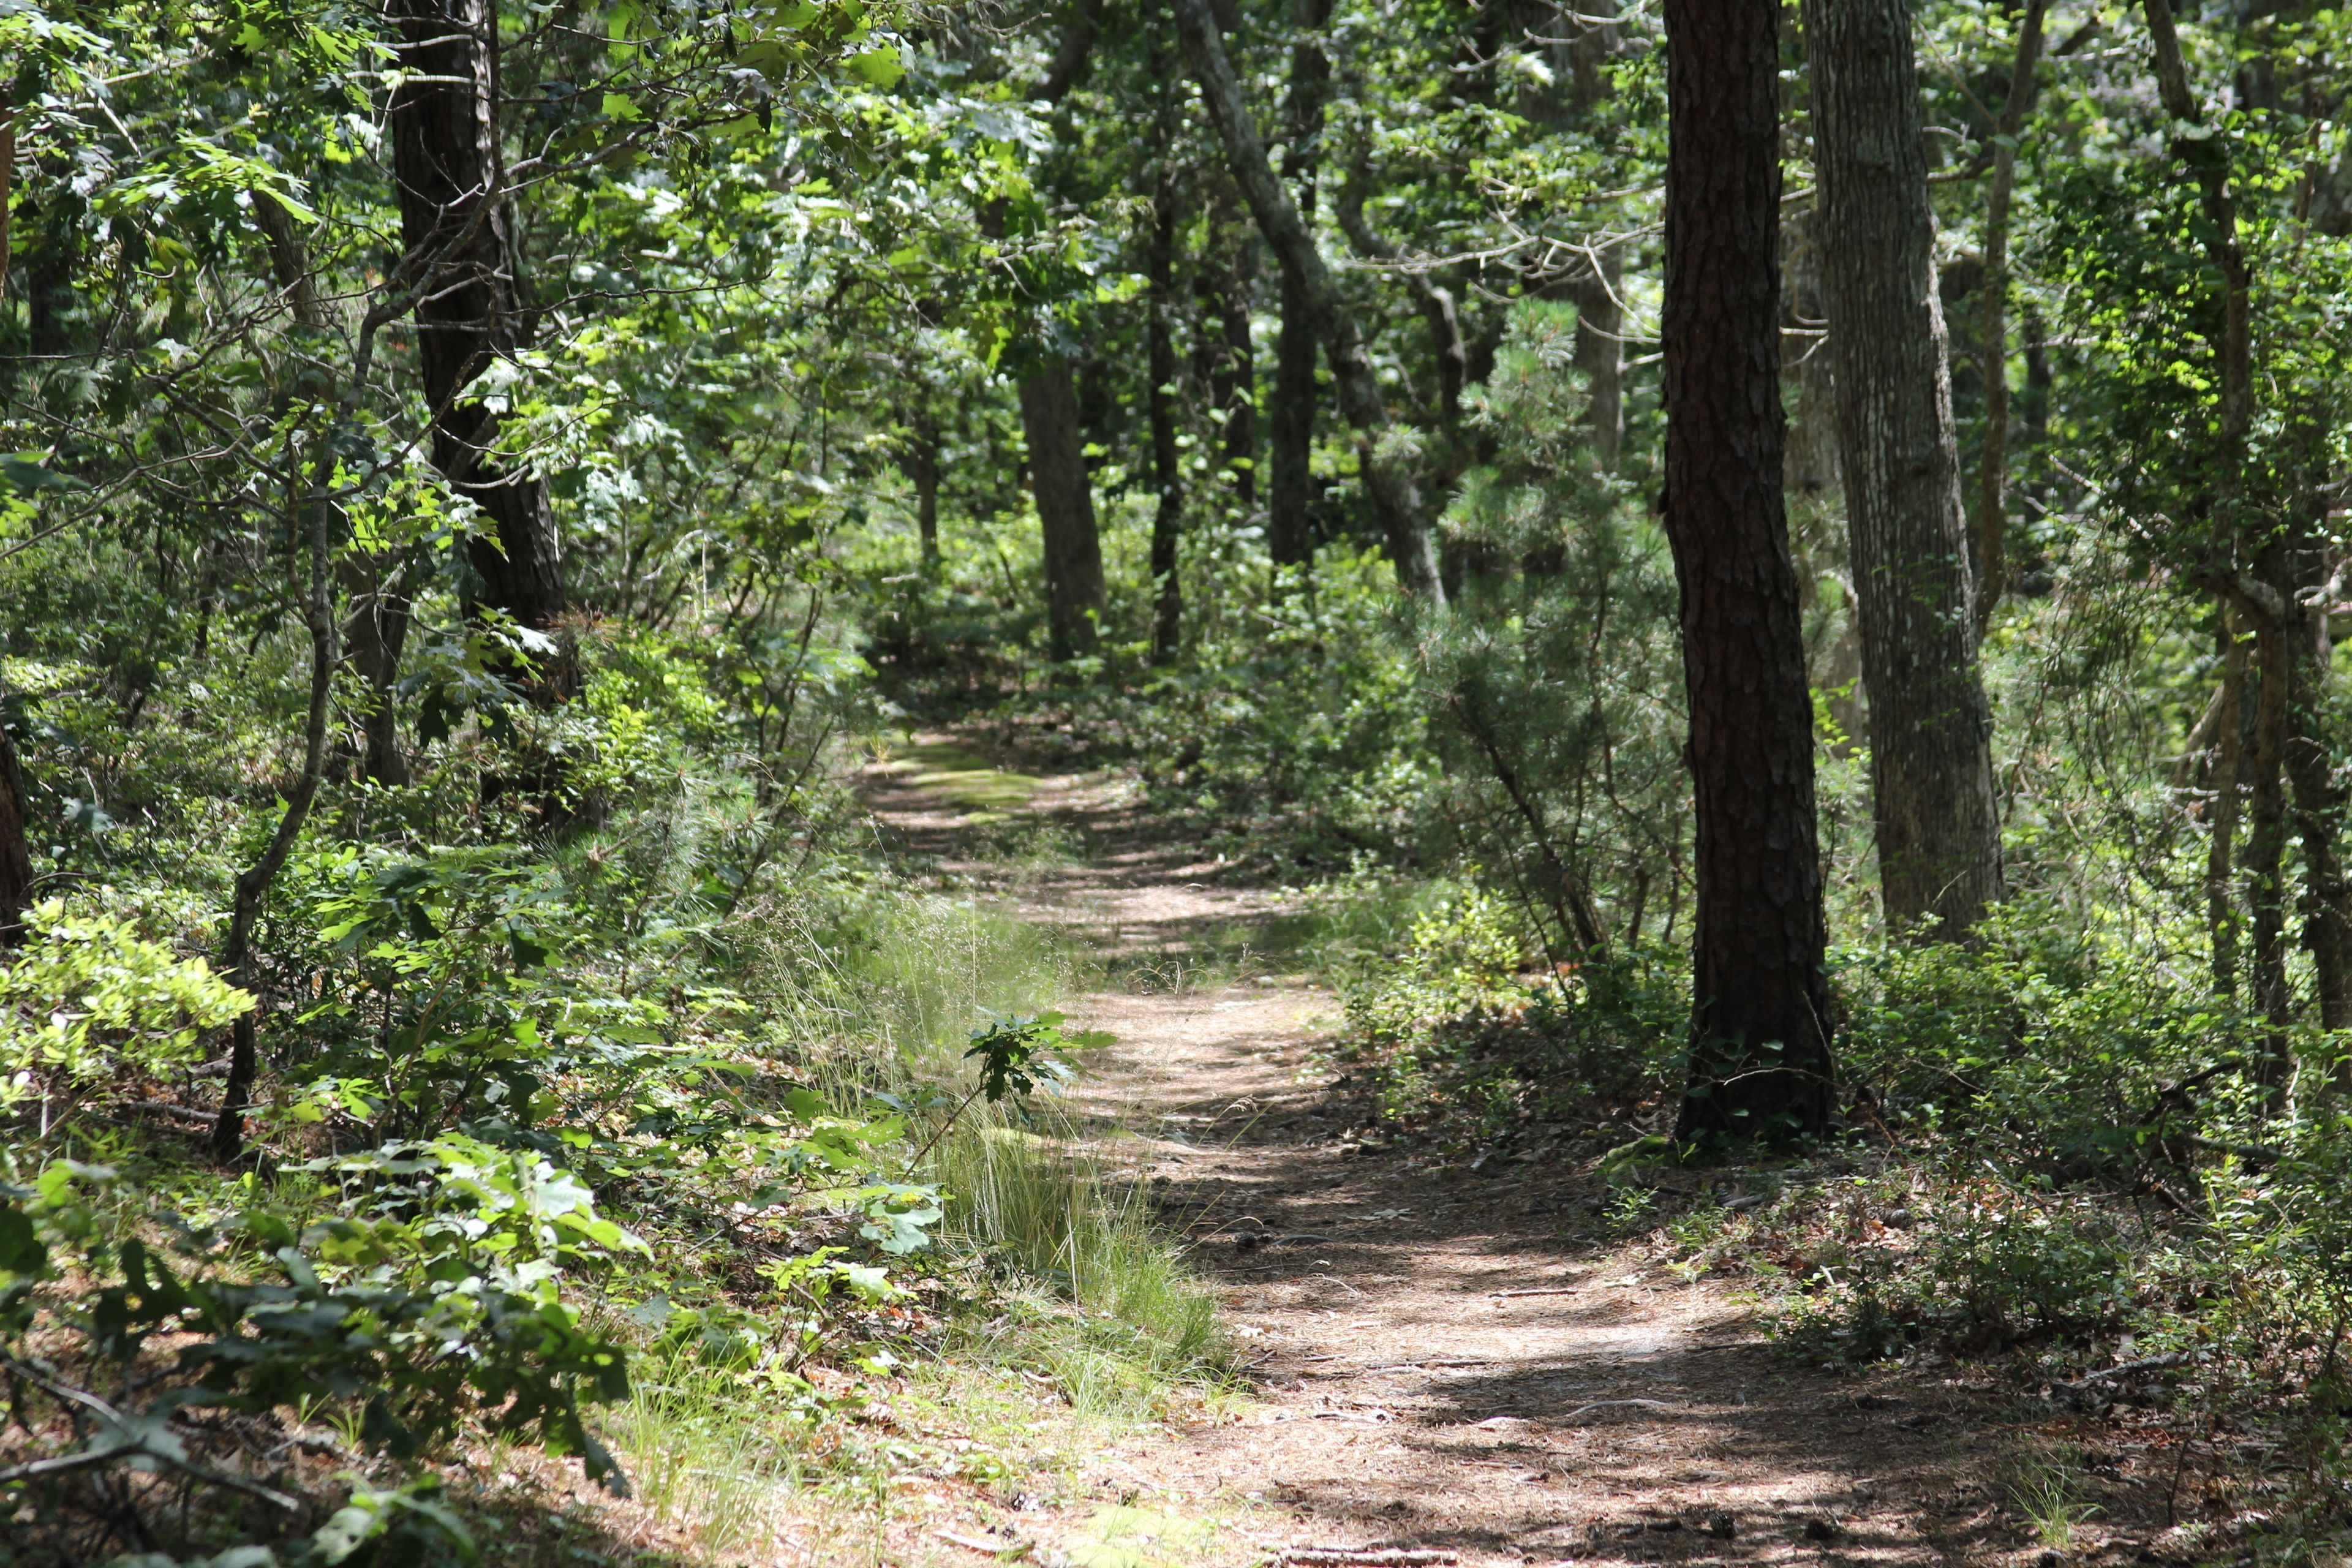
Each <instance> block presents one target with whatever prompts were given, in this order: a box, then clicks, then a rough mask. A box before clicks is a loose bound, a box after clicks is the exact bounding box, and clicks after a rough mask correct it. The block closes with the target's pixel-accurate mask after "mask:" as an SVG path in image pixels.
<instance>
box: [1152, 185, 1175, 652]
mask: <svg viewBox="0 0 2352 1568" xmlns="http://www.w3.org/2000/svg"><path fill="white" fill-rule="evenodd" d="M1154 205H1155V207H1156V209H1157V210H1156V211H1155V212H1154V213H1153V215H1152V226H1151V251H1150V258H1149V264H1150V281H1151V300H1150V323H1149V332H1150V372H1151V392H1150V396H1149V397H1148V398H1147V399H1146V400H1145V401H1146V404H1147V405H1148V411H1149V414H1150V424H1151V469H1152V474H1151V477H1152V481H1153V484H1154V485H1155V487H1156V488H1157V489H1158V490H1159V492H1160V502H1159V506H1158V508H1157V509H1156V510H1154V511H1153V512H1152V514H1151V579H1152V582H1153V583H1154V584H1157V586H1158V593H1157V595H1156V596H1155V598H1154V600H1153V604H1152V614H1151V657H1152V658H1153V660H1154V661H1155V662H1158V663H1165V662H1167V661H1168V660H1169V659H1171V658H1175V657H1176V646H1177V640H1178V637H1180V635H1181V632H1182V630H1183V617H1184V586H1183V584H1182V583H1181V581H1180V580H1179V578H1178V576H1177V573H1176V565H1177V562H1176V547H1177V545H1178V543H1179V542H1180V540H1181V535H1182V532H1183V527H1184V475H1183V468H1182V464H1181V459H1182V453H1181V450H1180V449H1179V448H1178V447H1177V445H1176V337H1175V333H1174V331H1173V330H1172V328H1171V318H1172V317H1173V316H1174V314H1175V312H1176V217H1177V212H1176V190H1175V185H1174V183H1173V182H1172V181H1170V180H1167V179H1164V178H1163V179H1162V180H1161V182H1160V190H1159V192H1158V194H1157V199H1156V201H1155V203H1154Z"/></svg>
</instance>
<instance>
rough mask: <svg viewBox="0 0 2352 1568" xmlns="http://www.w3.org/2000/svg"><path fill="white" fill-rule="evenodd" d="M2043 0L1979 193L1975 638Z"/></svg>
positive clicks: (2000, 538)
mask: <svg viewBox="0 0 2352 1568" xmlns="http://www.w3.org/2000/svg"><path fill="white" fill-rule="evenodd" d="M2046 9H2047V5H2046V0H2026V5H2025V14H2024V15H2023V16H2021V17H2020V18H2019V20H2018V24H2017V60H2016V63H2015V64H2014V65H2012V66H2011V68H2010V76H2009V96H2008V98H2007V99H2006V100H2003V102H2002V104H2001V109H2000V120H1999V121H1996V122H1995V123H1994V126H1993V149H1992V179H1991V183H1990V185H1989V187H1988V188H1987V190H1986V193H1985V244H1984V283H1983V285H1982V287H1983V289H1984V306H1983V316H1982V320H1981V321H1980V322H1979V328H1978V335H1979V338H1980V339H1981V341H1980V342H1979V343H1978V345H1977V354H1978V364H1979V374H1981V376H1982V378H1983V381H1984V396H1985V426H1984V451H1983V453H1982V455H1981V456H1980V457H1979V459H1978V466H1977V535H1976V569H1977V608H1976V616H1977V636H1978V637H1983V636H1984V630H1985V627H1986V626H1988V625H1990V622H1991V620H1992V612H1993V608H1994V606H1995V605H1999V604H2000V596H2001V595H2002V593H2003V592H2004V591H2005V590H2006V589H2007V588H2008V585H2009V525H2008V510H2007V508H2008V498H2007V496H2006V494H2005V493H2004V492H2005V491H2006V489H2007V488H2008V485H2009V207H2010V198H2011V195H2012V194H2013V193H2014V191H2015V189H2016V185H2017V132H2018V130H2019V128H2020V127H2021V126H2022V125H2023V124H2024V123H2025V110H2026V109H2027V107H2028V106H2029V105H2031V104H2032V101H2033V68H2034V66H2035V64H2036V63H2037V62H2038V61H2039V60H2040V59H2041V58H2042V13H2043V11H2044V10H2046Z"/></svg>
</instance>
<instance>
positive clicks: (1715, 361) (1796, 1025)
mask: <svg viewBox="0 0 2352 1568" xmlns="http://www.w3.org/2000/svg"><path fill="white" fill-rule="evenodd" d="M1665 16H1666V40H1667V47H1666V60H1667V67H1666V93H1667V105H1668V109H1667V154H1666V158H1667V162H1666V219H1665V228H1666V279H1665V307H1664V331H1665V401H1666V497H1665V523H1666V534H1667V538H1668V540H1669V542H1671V543H1672V545H1673V548H1674V554H1675V576H1676V577H1677V579H1678V580H1679V581H1680V583H1681V586H1682V631H1683V672H1684V681H1685V687H1686V689H1687V690H1688V694H1689V702H1690V743H1689V749H1688V756H1689V759H1690V768H1691V782H1692V786H1693V794H1694V795H1695V798H1696V808H1697V866H1696V880H1697V895H1698V911H1697V930H1696V932H1695V934H1694V937H1693V952H1692V985H1693V993H1694V994H1693V1004H1692V1016H1691V1041H1690V1078H1689V1082H1688V1084H1687V1086H1686V1088H1685V1091H1684V1096H1683V1103H1682V1116H1681V1121H1680V1123H1679V1131H1678V1132H1677V1136H1679V1137H1684V1138H1695V1139H1696V1138H1729V1139H1734V1140H1738V1139H1750V1138H1753V1139H1770V1138H1774V1137H1780V1136H1785V1135H1786V1134H1788V1133H1790V1132H1796V1133H1802V1134H1810V1133H1817V1132H1820V1131H1823V1130H1824V1129H1826V1128H1827V1127H1828V1126H1829V1123H1830V1120H1831V1115H1832V1108H1833V1105H1834V1095H1835V1088H1836V1085H1835V1081H1834V1076H1833V1074H1834V1067H1833V1064H1832V1059H1831V1055H1830V995H1829V982H1828V976H1827V974H1826V973H1825V971H1824V969H1823V967H1822V964H1823V956H1824V954H1823V950H1824V947H1825V945H1826V941H1827V932H1826V924H1825V921H1824V919H1823V916H1822V874H1821V857H1820V852H1819V849H1818V847H1817V844H1816V841H1815V837H1814V814H1813V733H1812V730H1813V713H1812V699H1811V693H1810V692H1809V691H1808V689H1807V688H1806V685H1805V647H1804V636H1803V628H1802V626H1801V624H1800V620H1799V611H1798V602H1797V576H1796V571H1795V568H1794V566H1793V564H1792V563H1791V562H1790V555H1789V532H1788V521H1787V518H1786V516H1785V514H1784V513H1783V511H1782V510H1781V497H1780V438H1781V416H1780V268H1779V241H1780V103H1779V98H1780V94H1779V90H1778V89H1779V71H1780V40H1779V26H1778V24H1779V11H1778V7H1777V6H1776V5H1774V4H1773V0H1667V5H1666V12H1665Z"/></svg>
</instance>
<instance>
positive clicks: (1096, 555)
mask: <svg viewBox="0 0 2352 1568" xmlns="http://www.w3.org/2000/svg"><path fill="white" fill-rule="evenodd" d="M1021 427H1022V430H1023V432H1024V435H1025V436H1026V437H1028V443H1029V488H1030V493H1031V494H1032V495H1033V496H1034V497H1035V498H1036V502H1037V522H1038V526H1039V527H1040V529H1042V530H1043V531H1044V533H1045V620H1046V627H1047V636H1048V640H1049V643H1050V646H1051V648H1052V652H1053V656H1054V658H1056V659H1064V658H1076V657H1078V656H1080V655H1084V654H1090V653H1092V652H1094V651H1095V643H1096V632H1097V623H1098V621H1099V618H1100V616H1101V615H1102V612H1103V605H1104V599H1103V566H1102V542H1101V539H1100V537H1099V536H1098V535H1097V532H1096V531H1095V500H1094V488H1093V485H1092V482H1091V480H1090V479H1089V478H1088V476H1087V462H1086V444H1085V439H1084V437H1083V436H1082V434H1081V433H1080V431H1079V429H1078V395H1077V389H1076V386H1075V385H1074V384H1072V381H1071V374H1070V362H1069V361H1068V360H1066V359H1064V358H1063V357H1062V356H1060V355H1059V354H1055V353H1050V352H1046V351H1042V350H1041V351H1040V353H1039V357H1038V360H1037V363H1035V364H1034V365H1033V366H1031V367H1030V369H1029V370H1028V372H1027V373H1026V374H1024V375H1023V376H1022V377H1021Z"/></svg>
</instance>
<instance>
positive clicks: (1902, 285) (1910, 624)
mask: <svg viewBox="0 0 2352 1568" xmlns="http://www.w3.org/2000/svg"><path fill="white" fill-rule="evenodd" d="M1804 16H1805V52H1806V55H1807V57H1808V59H1809V61H1810V63H1811V68H1812V116H1813V157H1814V164H1815V168H1816V170H1817V171H1818V174H1819V180H1820V185H1821V221H1822V239H1823V242H1824V243H1823V246H1822V284H1823V287H1824V293H1825V297H1826V301H1827V303H1828V306H1829V323H1830V344H1831V348H1832V352H1833V353H1835V355H1836V361H1837V404H1838V428H1839V446H1840V448H1841V455H1842V457H1843V463H1842V464H1841V467H1842V468H1843V473H1844V478H1845V500H1846V517H1847V520H1848V527H1849V530H1850V538H1851V542H1852V551H1853V584H1854V596H1855V599H1856V602H1857V607H1858V608H1859V610H1860V611H1861V620H1862V670H1863V679H1864V682H1865V683H1866V684H1867V685H1868V686H1869V688H1870V755H1871V785H1872V796H1873V804H1874V808H1875V810H1874V816H1875V818H1876V826H1877V838H1878V868H1879V880H1880V884H1881V887H1882V889H1883V892H1884V897H1885V905H1886V919H1887V922H1888V924H1889V925H1890V926H1893V927H1895V929H1897V930H1898V931H1909V930H1911V929H1912V928H1914V927H1915V926H1916V924H1917V922H1918V921H1921V920H1922V919H1923V918H1926V917H1928V916H1933V917H1935V919H1936V921H1937V927H1936V931H1935V934H1936V935H1937V936H1939V937H1942V938H1946V939H1949V938H1952V937H1957V936H1960V935H1963V934H1965V933H1966V932H1967V931H1969V928H1970V927H1972V926H1974V925H1975V924H1976V922H1977V921H1978V919H1979V917H1981V916H1982V914H1983V913H1984V911H1985V910H1986V908H1987V907H1988V906H1989V905H1990V904H1991V903H1993V902H1994V901H1995V900H1998V899H1999V898H2000V818H1999V815H1998V813H1997V811H1996V809H1995V805H1994V796H1993V787H1992V710H1991V707H1990V704H1988V703H1987V702H1986V700H1985V695H1984V686H1983V684H1982V682H1981V681H1980V680H1979V679H1978V675H1977V642H1976V624H1975V621H1974V618H1973V610H1974V606H1973V605H1972V603H1971V597H1970V592H1969V555H1968V551H1969V544H1968V529H1967V524H1966V522H1965V521H1964V520H1963V517H1962V513H1961V507H1960V483H1959V449H1958V443H1957V441H1956V440H1955V439H1954V436H1953V429H1952V397H1951V384H1950V381H1949V379H1948V371H1947V366H1946V352H1945V347H1946V344H1945V336H1944V319H1943V312H1942V310H1941V309H1940V307H1939V305H1938V302H1937V294H1936V267H1935V233H1934V218H1933V216H1932V215H1931V213H1930V212H1929V210H1928V206H1927V149H1926V143H1925V138H1924V136H1923V134H1922V132H1921V128H1920V120H1919V86H1918V80H1917V78H1916V72H1915V69H1914V67H1913V63H1912V58H1911V18H1910V8H1909V6H1908V5H1906V4H1905V3H1904V0H1806V3H1805V7H1804Z"/></svg>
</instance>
